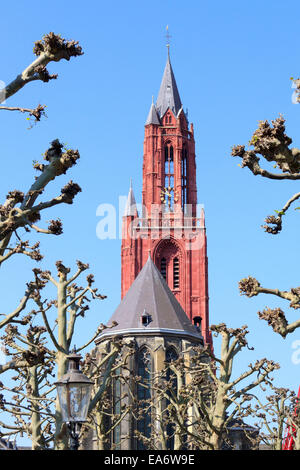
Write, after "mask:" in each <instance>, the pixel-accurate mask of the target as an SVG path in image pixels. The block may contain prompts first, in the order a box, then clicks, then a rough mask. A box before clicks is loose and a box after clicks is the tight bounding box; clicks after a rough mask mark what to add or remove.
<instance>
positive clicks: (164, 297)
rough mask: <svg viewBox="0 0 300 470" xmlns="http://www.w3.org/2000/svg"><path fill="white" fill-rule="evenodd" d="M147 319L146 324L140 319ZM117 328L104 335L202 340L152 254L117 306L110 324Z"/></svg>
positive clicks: (107, 331)
mask: <svg viewBox="0 0 300 470" xmlns="http://www.w3.org/2000/svg"><path fill="white" fill-rule="evenodd" d="M145 316H147V321H146V322H145V321H143V317H145ZM112 322H116V323H117V325H116V326H114V327H113V328H109V330H106V331H105V332H103V333H102V334H101V335H100V337H99V340H100V339H102V337H103V336H107V335H109V336H110V335H115V334H120V335H121V334H122V335H123V334H129V335H135V334H138V333H140V334H145V333H152V334H155V333H157V334H169V335H170V334H174V335H176V336H190V337H193V338H194V339H195V340H196V341H197V340H198V341H201V339H202V336H201V334H200V333H199V332H198V331H197V329H196V328H195V326H194V325H193V324H192V323H191V321H190V320H189V318H188V317H187V315H186V313H185V312H184V310H183V308H182V307H181V305H180V303H179V302H178V301H177V299H176V298H175V296H174V294H173V292H172V291H171V290H170V288H169V286H168V284H167V283H166V281H165V279H164V278H163V276H162V275H161V273H160V272H159V270H158V269H157V267H156V266H155V264H154V263H153V261H152V259H151V255H150V254H149V256H148V260H147V262H146V264H145V265H144V267H143V269H142V270H141V271H140V273H139V274H138V276H137V277H136V279H135V280H134V282H133V283H132V285H131V287H130V289H129V291H128V292H127V294H126V295H125V297H124V298H123V300H122V301H121V303H120V304H119V306H118V308H117V309H116V311H115V313H114V314H113V315H112V317H111V318H110V320H109V324H112Z"/></svg>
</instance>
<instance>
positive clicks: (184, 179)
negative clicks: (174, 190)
mask: <svg viewBox="0 0 300 470" xmlns="http://www.w3.org/2000/svg"><path fill="white" fill-rule="evenodd" d="M181 155H182V156H181V201H182V208H183V209H184V206H185V204H188V200H187V155H188V154H187V149H186V147H183V149H182V154H181Z"/></svg>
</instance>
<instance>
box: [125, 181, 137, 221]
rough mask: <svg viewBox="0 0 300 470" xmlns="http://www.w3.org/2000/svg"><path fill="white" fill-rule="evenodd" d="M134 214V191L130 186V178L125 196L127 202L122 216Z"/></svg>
mask: <svg viewBox="0 0 300 470" xmlns="http://www.w3.org/2000/svg"><path fill="white" fill-rule="evenodd" d="M135 214H136V202H135V197H134V192H133V188H132V183H131V180H130V187H129V192H128V197H127V202H126V206H125V210H124V214H123V217H127V216H128V215H135Z"/></svg>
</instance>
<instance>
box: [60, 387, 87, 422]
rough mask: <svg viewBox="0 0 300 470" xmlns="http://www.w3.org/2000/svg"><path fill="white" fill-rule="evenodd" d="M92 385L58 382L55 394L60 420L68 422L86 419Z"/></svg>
mask: <svg viewBox="0 0 300 470" xmlns="http://www.w3.org/2000/svg"><path fill="white" fill-rule="evenodd" d="M91 390H92V385H91V384H90V383H84V382H83V383H80V382H78V383H76V382H73V383H60V384H59V383H58V384H57V394H58V399H59V403H60V407H61V413H62V420H63V421H64V422H65V423H68V422H83V421H86V417H87V413H88V408H89V403H90V397H91Z"/></svg>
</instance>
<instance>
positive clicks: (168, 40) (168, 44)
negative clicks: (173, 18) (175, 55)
mask: <svg viewBox="0 0 300 470" xmlns="http://www.w3.org/2000/svg"><path fill="white" fill-rule="evenodd" d="M166 30H167V34H166V38H167V49H168V57H169V56H170V38H171V37H172V36H170V33H169V25H168V24H167V27H166Z"/></svg>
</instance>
